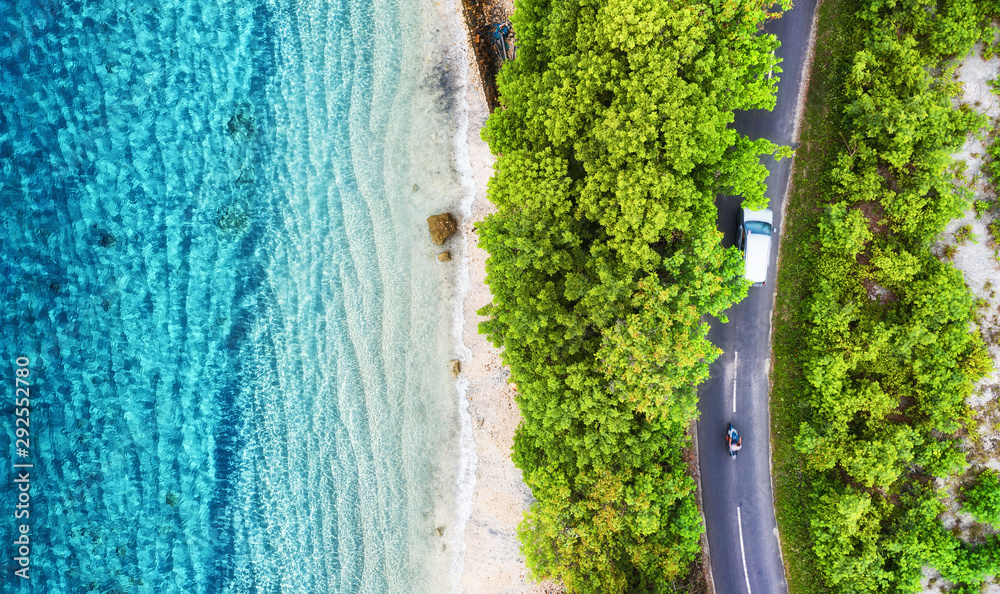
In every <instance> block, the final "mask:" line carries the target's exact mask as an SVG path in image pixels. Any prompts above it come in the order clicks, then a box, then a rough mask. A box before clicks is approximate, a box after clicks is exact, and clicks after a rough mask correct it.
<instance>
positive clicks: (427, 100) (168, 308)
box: [0, 0, 463, 593]
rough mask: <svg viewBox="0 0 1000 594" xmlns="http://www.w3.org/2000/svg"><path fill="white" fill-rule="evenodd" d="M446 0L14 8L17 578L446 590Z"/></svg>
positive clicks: (6, 276)
mask: <svg viewBox="0 0 1000 594" xmlns="http://www.w3.org/2000/svg"><path fill="white" fill-rule="evenodd" d="M435 6H436V5H435V3H434V2H430V1H425V0H329V1H327V2H324V1H321V0H302V1H300V2H291V1H285V0H275V1H271V2H257V1H250V2H244V1H241V0H236V1H226V0H218V1H215V0H164V1H162V2H155V3H154V2H148V3H147V2H80V1H69V2H64V1H58V0H39V1H26V0H8V1H7V2H3V3H0V201H2V202H0V206H2V221H0V223H2V224H0V302H2V306H3V310H2V313H0V321H2V336H0V361H2V363H3V364H2V365H0V369H3V370H6V371H4V373H5V374H6V379H4V380H3V381H4V382H6V383H5V384H4V385H7V386H8V388H7V389H6V392H5V396H4V403H5V404H4V407H3V409H2V410H3V411H4V415H5V418H4V422H3V426H4V428H5V429H6V431H5V432H4V436H3V438H0V442H2V443H3V445H4V446H5V447H6V449H5V450H4V451H5V452H9V456H8V458H7V460H9V462H6V463H4V464H3V465H2V468H0V485H2V486H0V542H3V543H4V544H3V548H2V558H3V564H2V567H3V568H4V571H5V575H4V576H3V578H2V580H0V582H2V583H4V584H5V585H6V586H5V590H4V591H31V592H84V591H96V592H155V593H161V592H184V593H187V592H279V591H281V592H379V593H380V592H421V591H435V592H437V591H445V589H446V585H447V584H448V583H449V579H453V578H450V577H449V573H454V571H455V567H456V564H457V565H458V566H459V567H460V563H461V559H460V549H461V545H460V540H461V539H460V533H459V531H460V528H461V524H462V522H461V521H460V520H458V521H456V511H455V509H456V505H457V504H456V487H455V485H456V480H457V477H456V473H457V472H458V471H457V467H458V466H457V463H456V460H459V459H460V457H461V456H460V454H461V452H460V449H461V448H460V445H459V441H460V440H459V435H460V431H459V427H460V424H459V420H458V417H459V415H458V412H457V411H458V407H457V406H456V404H455V403H456V401H457V400H456V386H455V382H454V380H453V379H452V378H451V377H450V375H449V374H448V371H447V362H448V360H449V359H450V358H453V357H454V356H455V352H454V351H455V349H456V348H457V347H456V346H455V345H454V344H453V339H452V336H453V335H454V322H453V321H452V318H453V313H452V309H451V307H452V306H451V305H449V303H448V300H449V298H451V297H453V296H454V292H455V291H456V283H457V282H458V281H456V280H455V278H453V277H452V276H451V275H452V274H453V273H451V272H448V271H449V270H451V269H450V268H448V266H447V265H442V264H441V263H439V262H437V261H436V259H435V256H436V254H437V251H438V250H436V249H434V247H433V246H431V245H430V244H429V241H428V239H427V236H426V226H425V223H424V219H425V218H426V217H427V216H428V215H430V214H434V213H435V212H440V211H443V210H447V209H449V208H452V207H454V206H455V205H457V204H459V203H460V202H461V200H463V190H462V187H461V183H460V182H461V180H460V177H461V176H460V174H459V173H457V172H456V166H455V155H454V150H453V144H454V143H453V133H454V131H455V124H454V121H453V114H454V112H455V111H456V109H457V107H456V105H455V102H454V100H453V96H454V91H455V85H456V84H459V83H460V82H461V80H460V78H461V77H460V76H458V75H456V68H457V66H456V65H455V62H456V60H455V59H454V56H451V54H449V53H448V52H449V51H451V50H449V49H448V48H449V47H450V46H451V45H452V44H453V43H454V40H453V36H454V32H453V31H452V29H453V28H454V24H453V23H452V24H451V25H448V24H447V22H445V21H443V20H442V15H443V13H442V12H441V10H442V9H441V8H436V7H435ZM449 18H453V16H449ZM443 22H445V24H442V23H443ZM449 27H451V28H449ZM456 81H457V82H456ZM18 357H26V358H27V359H28V360H29V361H30V363H29V364H28V365H27V366H26V368H27V369H28V370H29V371H30V376H29V379H30V384H31V386H30V390H31V407H30V423H31V424H30V449H29V451H28V452H27V456H19V452H18V450H17V449H16V447H15V438H16V435H15V431H16V426H15V422H14V419H15V409H16V407H14V406H13V403H14V396H15V394H14V382H15V380H14V377H15V373H16V370H17V369H18V368H19V367H18V365H17V363H16V361H17V358H18ZM22 362H23V360H22ZM19 462H20V463H25V462H27V463H30V464H32V465H33V466H32V467H31V469H30V476H31V483H30V489H31V490H30V494H31V501H30V506H31V507H30V518H29V519H27V520H25V521H26V522H27V523H28V524H29V525H30V531H31V532H30V535H31V554H30V576H31V579H30V581H26V580H22V579H20V578H17V577H15V576H14V575H13V571H14V569H17V567H18V565H17V563H16V562H15V561H14V560H13V559H14V557H15V556H16V554H17V553H16V547H15V546H14V545H13V544H9V543H13V541H14V539H15V538H16V536H17V532H16V531H17V526H18V525H20V524H21V523H23V522H25V521H22V520H17V519H15V511H16V509H15V504H16V502H17V490H16V485H15V483H14V482H13V479H14V478H15V477H16V476H17V474H16V473H15V469H14V467H13V464H15V463H19Z"/></svg>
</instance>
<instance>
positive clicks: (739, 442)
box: [726, 423, 743, 460]
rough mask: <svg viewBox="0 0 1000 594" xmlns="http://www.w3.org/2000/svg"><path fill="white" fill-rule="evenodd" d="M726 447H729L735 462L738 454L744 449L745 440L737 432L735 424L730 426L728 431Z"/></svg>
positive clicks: (730, 454)
mask: <svg viewBox="0 0 1000 594" xmlns="http://www.w3.org/2000/svg"><path fill="white" fill-rule="evenodd" d="M726 445H727V446H728V447H729V456H730V457H731V458H732V459H733V460H735V459H736V453H737V452H738V451H739V450H740V449H742V448H743V438H742V437H740V434H739V433H738V432H737V431H736V427H733V424H732V423H730V424H729V429H727V430H726Z"/></svg>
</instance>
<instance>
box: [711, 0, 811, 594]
mask: <svg viewBox="0 0 1000 594" xmlns="http://www.w3.org/2000/svg"><path fill="white" fill-rule="evenodd" d="M815 9H816V0H798V1H797V2H796V3H795V7H794V8H792V9H791V10H790V11H788V12H787V13H785V14H784V16H782V17H781V18H780V19H778V20H776V21H772V22H770V23H768V24H767V26H766V27H765V30H766V31H768V32H770V33H774V34H775V35H776V36H777V37H778V39H779V40H780V41H781V47H780V48H779V49H778V51H777V55H778V57H779V58H781V60H782V62H781V68H782V70H783V72H782V73H781V74H780V81H779V83H778V95H777V105H776V106H775V108H774V111H771V112H765V111H753V112H742V113H739V112H738V113H737V114H736V122H735V128H736V130H737V131H739V132H740V133H742V134H744V135H746V136H748V137H750V138H751V139H753V138H760V137H766V138H768V139H770V140H772V141H773V142H776V143H778V144H784V145H790V144H791V143H792V132H793V128H794V124H795V109H796V106H797V104H798V101H799V88H800V82H801V80H802V74H803V72H802V71H803V66H804V64H805V62H806V57H807V53H808V51H809V47H808V46H809V33H810V28H811V26H812V20H813V13H814V11H815ZM766 164H767V166H768V170H769V172H770V176H769V177H768V180H767V185H768V189H767V196H768V197H769V198H770V199H771V209H772V210H773V211H774V226H775V228H776V229H780V227H781V218H782V211H783V206H784V198H785V190H786V188H787V185H788V176H789V173H790V171H791V165H792V164H791V159H785V160H783V161H781V162H780V163H774V161H773V160H770V159H767V160H766ZM716 204H717V206H718V209H719V229H720V230H721V231H722V232H723V233H725V239H724V240H723V243H724V245H733V244H734V243H735V240H736V215H737V213H738V210H739V204H740V199H738V198H732V197H720V198H718V199H717V201H716ZM774 239H775V241H773V242H772V244H771V265H770V267H769V270H768V276H767V283H766V285H765V286H764V287H751V288H750V294H749V295H748V296H747V298H746V299H744V300H743V301H742V302H740V303H739V304H737V305H735V306H734V307H732V308H731V309H730V310H729V311H728V312H727V313H728V315H729V320H730V321H729V323H728V324H719V323H713V324H712V329H711V331H710V332H709V334H708V337H709V339H710V340H711V341H712V342H713V343H714V344H716V345H717V346H719V347H720V348H721V349H722V350H723V351H724V353H723V354H722V355H721V356H720V357H719V358H718V359H717V360H716V361H715V363H713V364H712V367H711V377H710V378H709V379H708V380H707V381H706V382H705V383H704V384H702V385H701V387H700V388H699V390H698V393H699V397H700V398H699V400H700V402H699V405H698V408H699V409H700V411H701V417H700V419H699V420H698V459H699V465H700V467H701V484H702V496H703V501H704V512H705V524H706V527H707V530H708V541H709V551H710V557H711V565H712V577H713V581H714V583H715V591H716V592H717V593H718V594H736V593H741V592H745V593H746V594H751V593H753V592H756V593H758V594H779V593H782V592H787V591H788V586H787V584H786V582H785V572H784V568H783V566H782V562H781V553H780V549H779V546H778V539H777V534H778V530H777V524H776V523H775V520H774V507H773V504H772V500H771V469H770V460H771V454H770V448H769V445H768V438H769V435H770V430H769V414H768V376H767V374H768V368H769V367H770V344H769V339H770V334H771V310H772V308H773V306H774V279H775V273H776V268H777V266H776V265H775V262H776V258H777V253H778V241H777V239H778V235H777V234H776V235H775V238H774ZM734 407H735V412H734ZM729 422H732V423H733V424H734V425H735V426H736V428H737V429H738V430H739V431H740V433H741V435H742V436H743V449H742V450H741V451H740V454H739V458H738V459H737V460H736V461H735V462H734V461H732V460H730V459H729V453H728V450H727V449H726V444H725V431H726V425H727V423H729Z"/></svg>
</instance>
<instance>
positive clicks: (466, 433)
mask: <svg viewBox="0 0 1000 594" xmlns="http://www.w3.org/2000/svg"><path fill="white" fill-rule="evenodd" d="M445 10H446V11H447V12H448V14H449V15H452V19H451V22H452V23H454V27H453V40H454V41H453V43H452V46H451V48H452V50H451V51H450V52H449V58H450V61H451V63H452V66H453V72H454V76H455V79H456V81H455V82H456V84H455V86H454V89H453V100H454V103H453V105H454V114H453V118H454V126H455V129H454V134H453V137H452V141H453V147H454V151H455V153H454V164H455V171H456V173H457V174H458V179H459V183H460V184H461V186H462V192H461V200H460V202H459V206H458V214H459V218H460V219H461V220H462V221H468V219H469V217H470V216H472V205H473V203H474V202H475V199H476V187H475V182H474V180H473V170H472V160H471V158H470V157H469V103H468V101H467V100H466V93H467V92H468V89H469V56H468V41H467V39H468V38H467V36H466V33H465V27H464V26H463V23H462V22H461V14H462V12H461V10H462V7H461V5H460V3H459V2H458V1H456V0H449V1H448V2H446V3H445ZM456 15H458V16H456ZM466 228H470V227H469V226H468V225H466ZM462 239H467V238H465V237H462ZM461 246H462V247H461V248H460V249H459V254H458V255H459V262H460V265H459V267H458V274H457V279H456V283H455V294H454V296H453V298H452V304H451V305H452V316H453V323H452V337H453V339H454V341H455V349H456V351H457V354H458V359H459V360H460V361H461V362H462V363H464V364H468V363H469V362H470V361H471V359H472V350H471V349H469V347H468V346H466V344H465V342H464V341H463V340H462V335H463V333H464V331H465V307H464V306H465V300H466V298H468V295H469V288H470V285H469V283H470V281H469V250H468V242H467V241H463V242H462V243H461ZM456 392H457V394H456V397H457V398H456V400H457V403H458V422H459V443H458V449H459V457H458V470H457V474H456V493H455V494H456V499H457V501H456V503H457V505H456V510H455V515H456V519H455V533H454V542H453V545H452V551H453V553H452V555H453V557H452V564H451V576H450V577H451V589H452V591H453V592H459V591H460V590H461V587H460V582H461V579H462V571H463V569H464V567H465V551H466V544H465V527H466V524H467V523H468V521H469V518H470V517H471V516H472V497H473V494H474V492H475V488H476V464H477V462H478V459H479V457H478V455H477V453H476V442H475V440H473V437H472V416H471V415H470V414H469V396H468V392H469V382H468V380H467V379H466V378H465V377H459V380H458V382H456Z"/></svg>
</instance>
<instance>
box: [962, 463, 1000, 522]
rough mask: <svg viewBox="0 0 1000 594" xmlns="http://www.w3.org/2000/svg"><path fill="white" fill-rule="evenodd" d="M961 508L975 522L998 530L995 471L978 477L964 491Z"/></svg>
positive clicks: (999, 487) (999, 493) (999, 484)
mask: <svg viewBox="0 0 1000 594" xmlns="http://www.w3.org/2000/svg"><path fill="white" fill-rule="evenodd" d="M964 494H965V503H964V504H963V505H962V507H963V508H964V509H965V511H967V512H969V513H970V514H972V516H973V517H974V518H976V520H977V521H979V522H982V523H984V524H992V525H993V526H994V527H995V528H1000V477H998V476H997V473H996V471H995V470H987V471H984V472H983V473H982V474H980V475H979V478H978V479H977V480H976V483H975V484H974V485H972V486H971V487H969V488H968V489H966V490H965V492H964Z"/></svg>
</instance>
